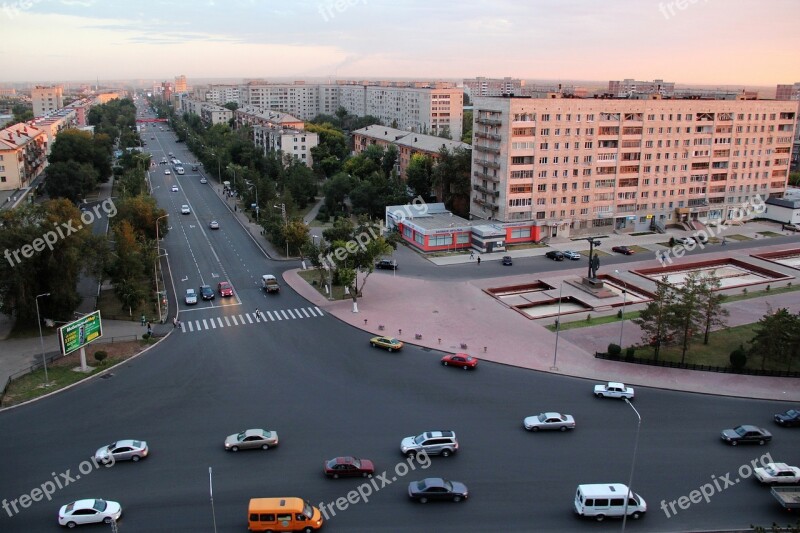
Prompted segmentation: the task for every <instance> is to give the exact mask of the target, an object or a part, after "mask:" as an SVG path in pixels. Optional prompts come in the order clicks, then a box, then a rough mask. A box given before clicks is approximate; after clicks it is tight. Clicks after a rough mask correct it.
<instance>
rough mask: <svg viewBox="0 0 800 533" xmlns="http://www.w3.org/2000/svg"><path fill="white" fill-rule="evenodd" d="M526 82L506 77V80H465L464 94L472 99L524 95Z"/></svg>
mask: <svg viewBox="0 0 800 533" xmlns="http://www.w3.org/2000/svg"><path fill="white" fill-rule="evenodd" d="M524 86H525V81H524V80H520V79H517V78H511V77H508V76H506V77H505V78H484V77H482V76H478V77H477V78H466V79H464V92H465V93H467V94H468V95H469V97H470V98H475V97H477V96H503V95H504V94H513V95H519V96H521V95H522V88H523V87H524Z"/></svg>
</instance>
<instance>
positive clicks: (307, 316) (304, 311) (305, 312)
mask: <svg viewBox="0 0 800 533" xmlns="http://www.w3.org/2000/svg"><path fill="white" fill-rule="evenodd" d="M301 311H303V314H304V315H306V318H309V314H308V311H306V310H305V309H301Z"/></svg>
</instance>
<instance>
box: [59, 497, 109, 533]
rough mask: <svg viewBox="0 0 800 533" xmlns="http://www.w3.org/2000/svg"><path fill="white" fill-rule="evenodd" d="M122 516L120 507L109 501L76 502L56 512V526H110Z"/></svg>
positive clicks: (63, 506)
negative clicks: (101, 524) (100, 524)
mask: <svg viewBox="0 0 800 533" xmlns="http://www.w3.org/2000/svg"><path fill="white" fill-rule="evenodd" d="M120 516H122V506H121V505H120V504H119V503H117V502H112V501H110V500H101V499H91V500H76V501H74V502H72V503H68V504H67V505H62V506H61V509H59V510H58V525H60V526H67V527H68V528H73V527H75V526H80V525H83V524H99V523H100V522H103V523H105V524H110V523H111V522H113V521H115V520H119V518H120Z"/></svg>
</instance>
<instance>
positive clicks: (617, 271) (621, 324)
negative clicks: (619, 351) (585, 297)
mask: <svg viewBox="0 0 800 533" xmlns="http://www.w3.org/2000/svg"><path fill="white" fill-rule="evenodd" d="M614 274H619V270H615V271H614ZM620 281H621V282H622V284H623V285H624V286H625V288H624V289H622V316H621V317H620V321H619V346H620V348H622V328H623V327H624V326H625V300H626V296H627V294H628V284H627V283H625V280H622V279H621V280H620Z"/></svg>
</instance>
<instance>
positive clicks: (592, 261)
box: [589, 253, 600, 279]
mask: <svg viewBox="0 0 800 533" xmlns="http://www.w3.org/2000/svg"><path fill="white" fill-rule="evenodd" d="M599 268H600V256H598V255H597V254H596V253H595V254H593V255H592V257H591V258H589V277H590V278H591V279H595V278H597V269H599Z"/></svg>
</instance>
